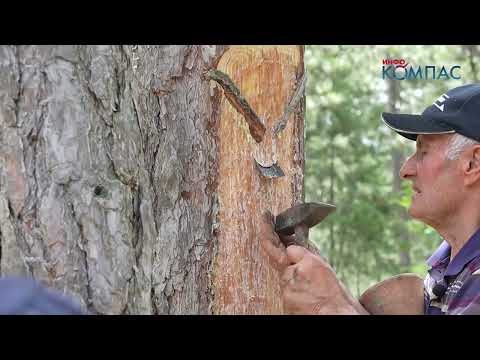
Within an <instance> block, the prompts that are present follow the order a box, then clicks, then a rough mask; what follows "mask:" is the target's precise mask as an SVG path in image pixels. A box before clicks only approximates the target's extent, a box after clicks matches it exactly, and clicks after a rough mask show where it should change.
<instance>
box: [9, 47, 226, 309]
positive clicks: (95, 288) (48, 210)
mask: <svg viewBox="0 0 480 360" xmlns="http://www.w3.org/2000/svg"><path fill="white" fill-rule="evenodd" d="M224 50H225V49H224V47H221V46H196V45H194V46H0V248H1V252H0V254H1V260H0V271H1V275H2V276H5V275H11V274H15V275H24V276H31V277H34V278H36V279H38V280H39V281H41V282H42V283H44V284H46V285H47V286H52V287H54V288H56V289H59V290H61V291H63V292H65V293H68V294H70V295H72V296H74V297H75V298H76V299H78V300H79V301H80V302H81V303H82V304H83V306H84V307H85V308H88V310H89V311H91V312H92V313H99V314H155V313H159V314H176V313H182V314H205V313H209V312H210V311H211V310H210V309H211V304H212V301H213V300H212V289H211V278H210V270H209V269H210V268H211V266H212V261H213V256H214V253H215V247H216V246H215V236H213V235H212V234H213V229H214V224H215V222H216V212H217V209H218V207H217V195H216V187H215V179H216V177H217V172H218V164H217V152H218V150H217V137H218V134H217V128H218V123H219V117H218V116H219V114H218V106H219V101H220V94H219V93H218V92H214V93H211V91H210V90H211V89H210V84H209V81H208V80H205V79H204V78H203V76H202V74H204V72H205V71H208V69H210V68H212V66H214V64H215V63H216V62H217V61H218V58H219V56H220V55H221V54H222V53H223V51H224Z"/></svg>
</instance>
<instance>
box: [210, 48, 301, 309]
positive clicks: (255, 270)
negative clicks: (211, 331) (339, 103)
mask: <svg viewBox="0 0 480 360" xmlns="http://www.w3.org/2000/svg"><path fill="white" fill-rule="evenodd" d="M218 69H219V70H221V71H222V72H225V73H226V74H228V75H229V77H230V78H231V79H232V80H233V81H234V82H235V84H237V86H238V88H239V89H240V92H241V93H242V95H243V96H244V97H245V99H246V100H247V101H248V103H249V104H250V105H251V106H252V108H253V109H254V111H255V112H256V113H257V114H259V116H260V117H262V118H263V119H266V124H265V126H266V132H265V136H264V139H263V141H262V142H261V143H259V144H257V143H256V142H255V141H254V139H252V137H251V136H250V133H249V130H248V128H247V125H246V123H245V120H244V119H243V118H242V115H241V114H239V113H238V112H237V111H236V110H235V109H234V108H233V107H232V106H231V105H230V103H229V102H228V101H227V99H225V98H224V99H223V100H222V104H221V108H220V118H221V122H220V126H219V132H218V134H219V172H218V202H219V216H218V219H219V222H218V223H219V229H218V248H217V257H216V261H215V267H214V272H213V275H214V277H215V280H214V283H213V288H214V294H215V296H214V313H216V314H279V313H282V312H283V308H282V301H281V296H280V288H279V279H278V274H277V272H276V271H275V270H274V269H272V268H271V267H270V266H269V263H268V260H267V259H266V258H265V257H264V255H263V253H262V252H261V249H260V246H259V242H258V240H259V239H258V238H257V237H256V234H257V231H256V230H257V227H258V222H259V220H260V215H261V213H262V212H263V211H264V210H265V209H269V210H270V211H271V212H272V213H273V214H277V213H279V212H281V211H283V210H285V209H286V208H288V207H290V206H292V205H294V204H295V203H297V202H299V201H301V200H302V191H303V167H304V164H303V161H304V158H303V131H304V121H303V117H302V116H300V115H293V114H292V115H291V116H292V118H291V119H290V121H289V122H288V124H287V126H286V128H285V130H284V131H283V132H282V133H280V134H279V136H278V139H276V140H275V139H273V136H272V135H273V134H272V127H273V125H274V122H275V121H276V119H278V118H279V117H280V116H281V115H282V114H283V111H284V110H285V107H286V106H287V104H288V101H289V99H290V98H291V96H292V94H293V92H294V90H295V86H296V84H295V82H296V81H297V80H299V79H300V78H301V76H302V75H303V49H302V48H301V47H297V46H233V47H231V48H230V49H229V50H228V51H227V52H226V53H225V54H224V55H223V56H222V58H221V59H220V61H219V63H218ZM254 156H255V158H258V159H259V160H260V162H261V163H263V164H272V163H274V162H275V161H276V160H278V165H279V166H280V167H281V168H282V169H283V171H284V172H285V176H284V177H280V178H274V179H270V178H265V177H263V176H261V175H260V172H259V171H258V169H257V168H256V166H255V162H254Z"/></svg>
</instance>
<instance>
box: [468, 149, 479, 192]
mask: <svg viewBox="0 0 480 360" xmlns="http://www.w3.org/2000/svg"><path fill="white" fill-rule="evenodd" d="M468 155H469V156H468V159H466V160H467V161H466V162H465V167H464V171H465V172H464V173H465V185H472V184H475V183H477V182H480V145H475V146H473V147H472V148H471V149H470V151H469V152H468Z"/></svg>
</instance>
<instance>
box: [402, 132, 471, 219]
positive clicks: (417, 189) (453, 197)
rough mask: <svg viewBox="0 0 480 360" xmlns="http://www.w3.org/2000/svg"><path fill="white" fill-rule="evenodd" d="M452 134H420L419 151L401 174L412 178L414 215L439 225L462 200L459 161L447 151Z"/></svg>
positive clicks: (411, 209)
mask: <svg viewBox="0 0 480 360" xmlns="http://www.w3.org/2000/svg"><path fill="white" fill-rule="evenodd" d="M451 137H452V135H450V134H448V135H419V136H417V149H416V152H415V153H414V154H413V155H412V156H411V157H410V158H408V159H407V161H406V162H405V164H404V165H403V166H402V168H401V170H400V177H401V178H402V179H407V180H411V181H412V188H413V191H414V194H413V197H412V204H411V206H410V208H409V209H408V213H409V214H410V216H412V217H414V218H416V219H418V220H421V221H423V222H425V223H427V224H429V225H432V226H435V225H437V224H439V223H441V222H442V221H444V220H445V219H447V218H448V216H449V215H451V214H453V213H454V212H455V211H456V210H457V209H458V206H460V204H461V202H462V194H463V193H462V184H463V182H462V178H461V171H460V167H459V164H458V161H457V160H448V159H447V158H446V157H445V151H446V149H447V147H448V143H449V140H450V138H451Z"/></svg>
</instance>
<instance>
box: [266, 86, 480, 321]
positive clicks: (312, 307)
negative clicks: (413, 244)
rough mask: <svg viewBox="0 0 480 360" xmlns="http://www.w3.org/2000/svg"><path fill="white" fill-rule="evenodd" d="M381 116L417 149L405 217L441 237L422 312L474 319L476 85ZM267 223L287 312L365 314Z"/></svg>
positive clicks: (478, 244) (479, 271) (479, 281)
mask: <svg viewBox="0 0 480 360" xmlns="http://www.w3.org/2000/svg"><path fill="white" fill-rule="evenodd" d="M382 118H383V121H384V122H385V124H386V125H387V126H389V127H390V128H391V129H393V130H394V131H395V132H397V133H398V134H400V135H402V136H404V137H406V138H407V139H410V140H414V141H416V152H415V153H414V154H413V155H412V156H410V157H409V158H408V159H407V160H406V162H405V164H404V165H403V167H402V168H401V170H400V177H401V178H402V179H405V180H410V181H411V182H412V188H413V190H414V194H413V197H412V203H411V206H410V208H409V210H408V212H409V214H410V215H411V216H412V217H413V218H416V219H418V220H420V221H422V222H424V223H426V224H428V225H429V226H431V227H432V228H434V229H435V230H436V231H437V232H438V234H439V235H440V236H441V238H442V240H443V242H442V243H441V245H440V246H439V248H438V249H437V250H436V251H435V252H434V254H433V255H432V256H431V257H430V258H429V259H428V261H427V263H428V265H429V266H430V269H429V271H428V274H427V276H426V278H425V279H424V282H423V289H421V291H420V292H417V293H416V294H420V295H418V296H417V295H415V296H417V297H422V292H423V298H421V299H419V301H421V304H422V303H423V310H422V308H421V306H420V309H421V313H423V314H427V315H431V314H432V315H433V314H449V315H454V314H480V84H471V85H465V86H460V87H457V88H455V89H452V90H450V91H448V92H447V93H446V94H443V95H441V96H440V97H439V98H438V99H437V100H436V101H435V102H434V103H433V104H432V105H431V106H429V107H428V108H427V109H425V111H424V112H423V113H422V114H421V115H407V114H391V113H383V114H382ZM272 225H273V219H272V216H271V215H270V214H265V216H264V222H263V225H262V229H261V234H260V236H261V243H262V247H263V249H264V250H265V251H266V252H267V254H268V256H269V258H270V260H271V262H272V265H274V266H275V267H276V268H277V269H278V270H279V271H280V272H281V279H282V280H281V287H282V296H283V301H284V306H285V309H286V311H287V312H289V313H292V314H352V315H353V314H369V312H368V311H367V310H366V308H365V307H364V306H362V304H361V303H360V302H359V301H358V300H357V299H355V298H353V297H352V296H351V295H350V294H349V293H348V291H347V290H346V289H345V287H344V286H343V285H342V284H341V283H340V281H339V280H338V279H337V277H336V276H335V273H334V271H333V270H332V268H331V267H330V266H329V265H328V263H327V262H326V261H325V260H324V259H323V258H322V257H321V256H319V255H316V254H314V253H313V252H311V251H309V250H307V249H305V248H303V247H299V246H295V245H292V246H288V247H287V248H285V247H284V246H283V245H282V243H281V242H280V241H279V238H278V236H277V234H276V233H275V232H274V231H273V227H272ZM420 286H421V282H420ZM422 290H423V291H422ZM408 291H411V290H410V289H407V288H405V292H408ZM400 292H401V289H400ZM388 294H389V293H388V292H385V293H384V296H386V297H388ZM384 301H385V302H386V303H388V301H389V299H388V298H387V299H384Z"/></svg>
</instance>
